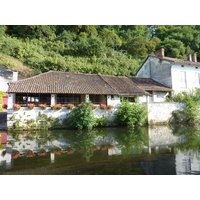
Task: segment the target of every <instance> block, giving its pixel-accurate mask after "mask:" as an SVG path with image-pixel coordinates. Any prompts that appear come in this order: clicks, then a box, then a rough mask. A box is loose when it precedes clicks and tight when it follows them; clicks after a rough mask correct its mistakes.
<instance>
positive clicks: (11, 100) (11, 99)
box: [8, 93, 15, 109]
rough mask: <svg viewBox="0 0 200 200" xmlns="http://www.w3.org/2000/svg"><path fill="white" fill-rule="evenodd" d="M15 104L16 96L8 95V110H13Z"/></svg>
mask: <svg viewBox="0 0 200 200" xmlns="http://www.w3.org/2000/svg"><path fill="white" fill-rule="evenodd" d="M14 104H15V94H13V93H12V94H11V93H10V94H8V109H11V108H12V107H13V105H14Z"/></svg>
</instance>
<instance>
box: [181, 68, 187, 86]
mask: <svg viewBox="0 0 200 200" xmlns="http://www.w3.org/2000/svg"><path fill="white" fill-rule="evenodd" d="M180 73H181V80H180V81H181V87H183V88H186V87H187V82H186V72H185V71H181V72H180Z"/></svg>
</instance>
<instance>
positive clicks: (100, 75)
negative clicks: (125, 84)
mask: <svg viewBox="0 0 200 200" xmlns="http://www.w3.org/2000/svg"><path fill="white" fill-rule="evenodd" d="M98 76H99V77H100V78H101V79H102V80H103V81H104V82H105V83H106V84H107V85H109V86H110V87H111V88H112V89H113V90H114V91H115V92H116V93H117V94H118V95H119V92H118V91H117V90H116V89H115V88H113V87H112V86H111V85H110V84H109V83H108V82H107V81H106V80H105V79H104V78H103V77H102V74H98Z"/></svg>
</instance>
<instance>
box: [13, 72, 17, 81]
mask: <svg viewBox="0 0 200 200" xmlns="http://www.w3.org/2000/svg"><path fill="white" fill-rule="evenodd" d="M17 80H18V72H13V78H12V81H17Z"/></svg>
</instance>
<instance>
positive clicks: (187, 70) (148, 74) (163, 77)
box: [137, 49, 200, 93]
mask: <svg viewBox="0 0 200 200" xmlns="http://www.w3.org/2000/svg"><path fill="white" fill-rule="evenodd" d="M137 77H138V78H151V79H153V80H155V81H157V82H159V83H162V84H163V85H165V86H166V87H169V88H171V89H173V90H174V92H175V93H179V92H182V91H191V90H193V89H194V88H199V87H200V63H199V62H197V57H196V54H193V55H191V54H190V55H189V56H188V59H177V58H170V57H166V56H165V52H164V49H161V50H159V51H157V52H156V53H155V55H148V57H147V58H146V60H145V61H144V62H143V64H142V65H141V67H140V68H139V70H138V71H137Z"/></svg>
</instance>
